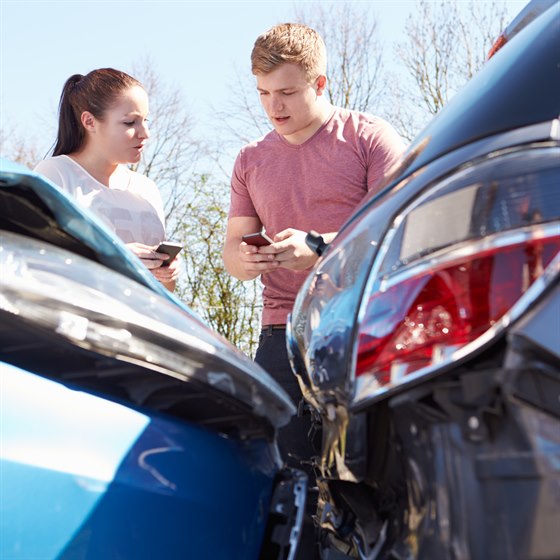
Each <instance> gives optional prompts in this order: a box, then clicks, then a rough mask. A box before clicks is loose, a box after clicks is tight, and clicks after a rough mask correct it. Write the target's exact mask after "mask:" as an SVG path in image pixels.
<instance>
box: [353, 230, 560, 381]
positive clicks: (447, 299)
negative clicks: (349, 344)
mask: <svg viewBox="0 0 560 560" xmlns="http://www.w3.org/2000/svg"><path fill="white" fill-rule="evenodd" d="M559 251H560V235H556V236H553V237H550V238H547V239H533V240H530V241H528V242H524V243H519V244H516V245H513V246H511V245H508V246H506V247H499V248H494V249H491V250H486V251H483V252H480V253H477V254H474V255H470V256H467V257H461V258H457V259H453V260H447V261H446V262H445V263H442V264H440V265H438V267H437V268H435V269H433V270H422V271H419V272H418V273H417V274H414V273H413V274H412V275H411V276H410V277H409V278H408V279H406V280H404V281H402V282H399V283H397V284H395V285H393V286H392V287H390V288H388V289H387V290H385V291H383V292H376V293H375V294H373V295H372V297H370V299H369V301H368V303H367V307H366V312H365V317H364V321H363V323H362V325H361V328H360V335H359V341H358V353H357V364H356V375H357V376H360V375H363V374H364V373H370V374H373V375H374V376H375V378H376V380H377V383H379V385H386V384H388V383H391V382H393V381H395V377H397V378H398V377H401V376H403V375H406V374H409V373H411V372H414V371H416V370H418V369H420V368H422V367H425V366H427V365H430V364H432V363H433V362H434V361H435V362H437V361H439V360H440V359H441V357H442V356H445V355H446V354H447V353H449V352H450V351H454V350H456V349H457V348H458V347H461V346H463V345H465V344H467V343H469V342H471V341H473V340H475V339H476V338H478V337H479V336H480V335H481V334H483V333H484V332H485V331H486V330H488V329H489V328H490V327H492V326H493V325H494V324H495V323H496V322H497V321H498V320H500V319H501V318H502V317H503V316H504V315H505V314H506V313H507V312H508V311H509V310H510V309H511V308H512V307H513V305H514V304H515V303H516V302H517V301H518V300H519V298H520V297H521V296H522V295H523V294H524V293H525V292H526V291H527V289H528V288H529V286H531V284H532V283H533V282H534V281H535V280H536V279H537V278H538V277H539V276H540V275H541V274H542V272H543V270H544V269H545V268H546V267H547V266H548V265H549V264H550V263H551V261H552V259H553V258H554V256H555V255H556V254H557V253H558V252H559Z"/></svg>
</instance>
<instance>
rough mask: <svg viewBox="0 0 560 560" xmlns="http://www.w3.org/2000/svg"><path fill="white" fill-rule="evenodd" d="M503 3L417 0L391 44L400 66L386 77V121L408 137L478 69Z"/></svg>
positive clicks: (499, 24) (494, 34) (501, 14)
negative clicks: (400, 35) (388, 101)
mask: <svg viewBox="0 0 560 560" xmlns="http://www.w3.org/2000/svg"><path fill="white" fill-rule="evenodd" d="M506 15H507V5H506V4H505V3H503V2H502V3H498V2H479V1H473V0H471V1H470V2H469V3H468V4H467V3H462V4H461V6H459V5H458V3H457V0H452V1H445V2H443V1H442V2H439V3H434V2H429V1H427V0H421V1H420V3H419V7H418V10H416V11H415V12H414V14H413V15H410V16H409V17H408V19H407V22H406V25H405V36H406V39H405V40H404V41H402V42H400V43H398V44H397V45H396V47H395V53H396V57H397V60H398V61H399V62H400V64H401V69H400V71H399V73H398V78H397V74H393V76H392V79H391V80H390V83H391V84H392V86H391V88H390V89H391V95H390V99H391V107H389V108H387V109H386V112H387V116H388V119H389V120H390V121H391V122H392V123H393V124H394V125H395V126H396V127H397V129H398V130H399V132H400V133H401V134H402V135H403V136H404V137H406V138H408V139H409V140H410V139H412V138H413V137H414V136H416V134H417V133H418V132H419V130H420V129H421V128H423V127H424V126H425V125H426V124H427V122H428V121H429V120H430V119H431V118H432V117H433V116H434V115H435V114H437V113H438V112H439V111H440V110H441V109H442V108H443V107H444V105H446V104H447V102H448V101H449V100H450V99H451V97H452V96H453V95H454V94H455V93H456V92H457V91H458V90H459V89H461V88H462V87H463V85H464V84H465V83H466V82H467V81H468V80H469V79H470V78H472V76H473V75H474V74H475V73H476V72H477V71H478V70H479V69H480V67H481V66H482V64H483V63H484V60H485V58H486V54H487V53H488V50H489V49H490V47H491V45H492V42H493V41H494V39H495V38H496V37H497V36H498V35H499V32H500V31H501V30H502V29H503V27H504V25H505V21H506Z"/></svg>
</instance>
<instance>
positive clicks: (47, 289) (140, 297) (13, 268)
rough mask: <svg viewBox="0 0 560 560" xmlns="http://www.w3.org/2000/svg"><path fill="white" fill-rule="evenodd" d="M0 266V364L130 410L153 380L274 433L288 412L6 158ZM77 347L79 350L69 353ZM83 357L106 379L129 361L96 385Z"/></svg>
mask: <svg viewBox="0 0 560 560" xmlns="http://www.w3.org/2000/svg"><path fill="white" fill-rule="evenodd" d="M0 269H1V271H2V274H0V318H1V319H2V321H1V324H0V332H2V336H0V340H2V344H0V358H2V359H3V360H5V361H7V362H8V363H12V364H14V365H16V366H20V367H22V366H25V365H26V364H28V365H29V366H30V367H31V369H32V371H37V372H38V373H40V371H39V370H41V369H45V367H47V366H48V369H49V373H48V374H47V375H48V376H49V377H54V378H57V379H59V380H61V381H65V382H69V383H70V384H77V385H78V386H82V387H86V386H88V387H90V386H93V385H95V387H96V388H97V389H96V390H99V391H101V392H102V393H104V394H111V393H115V395H116V394H117V391H116V389H117V388H118V389H119V392H118V394H119V398H123V395H125V396H124V399H125V400H127V401H132V402H133V404H136V405H143V406H145V403H146V397H145V393H146V391H147V389H146V387H147V386H148V385H150V384H154V383H155V385H157V390H158V391H161V389H162V388H163V389H164V390H169V391H171V392H172V393H173V398H174V399H176V400H179V398H181V394H182V393H184V398H182V401H183V403H186V402H187V400H188V398H191V396H192V395H191V393H192V391H193V389H192V387H195V386H196V387H197V389H196V391H197V394H200V393H207V394H208V396H209V398H208V399H207V402H208V403H209V404H208V406H207V408H208V407H210V406H211V405H212V403H218V402H219V401H220V400H222V401H224V402H225V401H228V402H231V403H232V406H233V408H235V409H236V410H238V409H239V410H241V409H243V410H246V411H247V410H248V411H249V414H250V415H252V416H253V417H257V418H260V419H263V420H265V421H266V422H268V423H269V424H270V425H272V426H274V427H279V426H282V425H284V424H286V423H287V422H288V421H289V418H290V416H291V415H292V414H293V413H294V412H295V407H294V405H293V403H292V402H291V401H290V398H289V396H288V395H287V394H286V393H285V391H284V390H283V389H282V388H281V387H280V386H279V385H278V384H277V383H276V382H275V381H274V380H273V379H272V378H271V377H270V376H269V375H268V374H267V373H266V372H265V371H264V370H263V369H262V368H260V367H259V366H258V365H257V364H256V363H255V362H253V361H252V360H250V359H249V358H248V357H247V356H245V355H244V354H243V353H242V352H240V351H239V350H237V349H236V348H235V347H234V346H233V345H232V344H230V343H229V342H228V341H227V340H226V339H225V338H223V337H221V336H220V335H218V334H217V333H215V332H213V331H211V330H210V329H209V328H208V326H207V325H206V324H205V323H204V322H203V321H202V320H201V319H200V318H199V317H198V316H197V315H196V314H195V313H194V312H192V311H191V310H190V309H189V308H188V307H187V306H186V305H185V304H184V303H183V302H181V301H180V300H179V299H178V298H177V297H175V296H174V295H173V294H171V293H169V292H168V290H166V289H165V288H163V287H162V286H161V284H160V283H159V282H157V281H156V280H155V279H154V278H153V276H152V275H151V274H150V273H149V271H148V270H147V269H146V268H145V267H144V266H143V265H142V263H141V261H140V260H139V259H137V258H136V257H135V256H134V255H133V254H132V253H131V252H130V251H129V250H128V249H127V247H126V246H125V245H124V244H123V243H122V242H121V241H120V240H119V239H118V238H117V237H116V236H115V235H114V234H113V233H112V232H111V231H110V230H109V229H108V228H106V226H105V225H104V224H103V223H102V222H101V221H100V220H98V219H97V218H96V217H95V216H94V215H93V214H91V213H90V212H87V211H85V210H83V209H81V208H80V207H78V205H77V204H76V203H75V202H74V201H73V200H72V199H71V198H70V197H69V196H67V195H66V194H65V193H63V192H62V191H61V190H60V189H58V188H57V187H56V186H55V185H54V184H52V183H50V182H49V181H48V180H46V179H44V178H42V177H41V176H40V175H38V174H36V173H34V172H31V171H29V170H28V169H26V168H24V167H22V166H20V165H17V164H13V163H11V162H8V161H6V160H0ZM79 325H82V326H81V327H79ZM26 336H27V337H28V338H27V339H26ZM51 339H52V342H49V340H51ZM63 339H64V340H63ZM29 340H33V341H35V342H34V345H35V346H37V347H38V348H41V350H40V351H38V353H37V357H35V356H33V355H32V354H30V353H29V352H28V351H27V350H25V348H26V345H27V344H28V341H29ZM63 347H64V348H65V349H63ZM77 347H79V348H81V349H82V350H84V349H85V350H86V352H81V353H79V356H78V353H76V352H77V351H75V350H74V348H77ZM19 349H23V350H21V351H20V350H19ZM74 354H76V358H75V361H74V362H73V363H72V359H71V358H70V356H71V355H74ZM90 355H91V358H90ZM95 356H105V357H106V358H108V359H109V361H110V362H111V361H112V362H111V368H112V370H113V371H115V372H118V371H120V370H122V366H121V365H119V364H122V363H123V362H127V363H128V364H131V365H130V366H129V367H128V369H127V370H126V375H125V376H124V381H123V380H122V379H121V380H119V381H118V382H112V381H111V380H110V376H106V375H105V376H104V379H103V380H102V381H103V383H102V384H101V377H103V376H101V375H100V374H99V372H98V371H96V367H97V365H95V364H97V363H98V362H99V359H98V358H96V357H95ZM84 360H85V361H88V362H91V364H92V367H91V368H90V371H91V373H88V375H87V376H84V378H83V379H82V381H79V380H78V381H77V380H76V379H77V378H76V374H75V369H76V368H78V367H81V366H78V365H75V364H78V363H85V362H84ZM158 360H159V362H158ZM80 361H81V362H80ZM105 361H107V360H105ZM116 362H119V363H116ZM119 368H120V369H119ZM66 370H67V371H66ZM119 375H120V374H119ZM86 377H87V378H86ZM115 379H116V377H115ZM189 386H190V387H191V388H190V389H189ZM123 387H124V388H125V390H124V391H123ZM140 392H141V393H144V395H143V396H142V397H140V396H139V393H140ZM149 392H150V391H148V393H149ZM186 408H188V407H186ZM191 408H192V407H191ZM162 410H163V409H162ZM203 412H204V411H202V412H201V414H200V416H201V417H202V416H204V417H205V418H204V419H205V421H206V422H211V420H212V419H211V418H206V417H207V416H209V415H211V414H210V412H209V413H208V414H206V413H204V414H202V413H203ZM189 414H190V411H189ZM222 424H223V422H222ZM251 429H252V428H251Z"/></svg>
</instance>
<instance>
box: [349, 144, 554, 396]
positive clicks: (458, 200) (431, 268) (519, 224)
mask: <svg viewBox="0 0 560 560" xmlns="http://www.w3.org/2000/svg"><path fill="white" fill-rule="evenodd" d="M559 158H560V153H559V150H558V149H557V148H556V149H548V150H547V149H538V150H530V151H526V152H518V153H515V154H507V155H502V156H500V157H496V158H490V159H487V160H485V161H483V162H481V163H480V164H478V165H476V166H473V167H469V168H467V169H463V170H461V171H459V172H458V173H456V174H454V175H452V176H450V177H448V178H447V179H446V180H445V181H443V182H440V183H438V184H436V185H434V186H432V187H431V188H430V189H428V191H426V192H425V193H424V194H423V195H422V196H421V197H419V198H418V199H416V200H415V201H414V202H413V203H412V204H411V205H410V207H408V208H406V209H405V210H404V211H403V212H402V213H401V214H400V215H399V216H398V217H397V218H396V219H395V220H394V222H393V226H392V228H391V229H390V230H389V232H388V233H387V235H386V237H385V239H384V240H383V243H382V246H381V249H380V251H379V253H378V255H377V257H376V259H375V262H374V264H373V269H372V273H371V276H370V279H369V281H368V285H367V288H366V293H365V294H364V296H365V297H364V298H363V301H362V305H361V309H360V313H359V319H358V333H357V341H356V347H355V361H354V363H355V376H356V379H357V392H356V397H355V398H356V400H357V401H359V400H361V399H363V398H368V397H372V396H375V395H376V394H378V393H379V392H385V391H386V390H388V389H390V388H392V387H396V386H398V385H401V384H403V383H406V382H408V381H412V380H413V379H415V378H417V377H419V376H422V375H425V374H428V373H430V372H433V371H435V370H436V369H438V368H440V367H441V366H442V365H444V364H446V363H449V362H451V361H455V360H457V359H460V358H461V357H463V356H465V355H468V353H469V352H472V351H473V350H474V349H476V348H478V347H480V346H481V345H482V344H483V343H484V342H485V341H486V340H487V339H489V338H491V337H493V336H496V335H497V334H498V333H499V332H500V330H502V329H503V328H504V327H505V326H507V324H508V323H509V322H510V321H512V320H514V319H515V318H516V317H517V316H519V314H520V313H521V312H522V311H523V310H524V309H526V308H527V306H528V305H530V302H531V301H533V300H534V299H535V298H536V297H538V295H539V294H540V293H541V292H542V290H543V289H544V286H545V285H546V283H547V282H550V281H551V278H552V277H554V276H558V275H559V274H560V192H559V190H558V187H557V185H558V184H559V181H560V168H559V166H558V161H559ZM545 280H546V281H545Z"/></svg>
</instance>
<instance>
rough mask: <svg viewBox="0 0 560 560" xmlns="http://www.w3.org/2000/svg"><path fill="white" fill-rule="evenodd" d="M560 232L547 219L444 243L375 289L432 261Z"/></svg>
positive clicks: (423, 269) (394, 282) (416, 272)
mask: <svg viewBox="0 0 560 560" xmlns="http://www.w3.org/2000/svg"><path fill="white" fill-rule="evenodd" d="M559 232H560V222H548V223H543V224H535V225H533V226H526V227H524V228H522V229H517V230H510V231H503V232H500V233H494V234H492V235H487V236H486V237H482V238H481V239H479V240H478V241H474V242H473V241H469V240H466V241H462V242H461V243H459V244H457V247H455V248H454V249H450V247H451V246H450V247H446V248H445V249H441V250H439V251H436V252H434V253H433V254H432V255H430V256H429V257H427V258H424V259H421V262H414V263H412V264H410V265H408V266H403V267H402V268H400V269H399V270H398V271H397V272H395V273H393V274H390V275H388V276H385V277H382V278H379V288H378V289H377V292H381V293H383V292H386V291H387V290H389V289H391V288H392V287H393V286H395V285H397V284H400V283H401V282H404V281H406V280H408V279H409V278H411V277H413V276H420V275H421V274H423V273H424V272H427V271H428V270H431V269H433V268H434V266H435V265H437V266H439V265H441V264H447V263H452V262H453V261H456V260H459V259H461V258H463V257H469V256H471V255H476V254H479V253H481V252H483V251H487V250H488V249H501V248H503V247H510V246H512V245H519V244H520V243H523V242H526V241H533V240H537V239H548V238H550V237H554V236H556V235H558V234H559Z"/></svg>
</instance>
